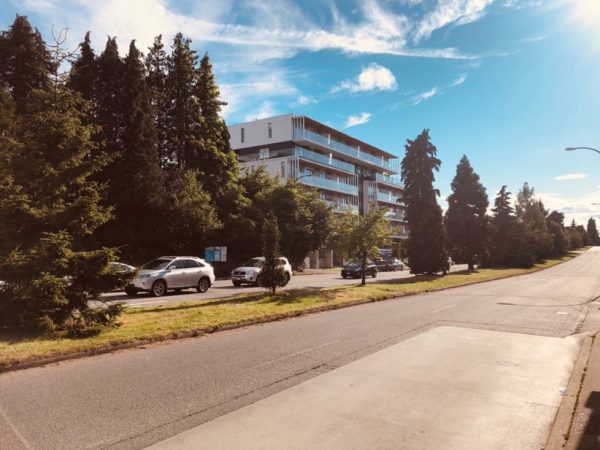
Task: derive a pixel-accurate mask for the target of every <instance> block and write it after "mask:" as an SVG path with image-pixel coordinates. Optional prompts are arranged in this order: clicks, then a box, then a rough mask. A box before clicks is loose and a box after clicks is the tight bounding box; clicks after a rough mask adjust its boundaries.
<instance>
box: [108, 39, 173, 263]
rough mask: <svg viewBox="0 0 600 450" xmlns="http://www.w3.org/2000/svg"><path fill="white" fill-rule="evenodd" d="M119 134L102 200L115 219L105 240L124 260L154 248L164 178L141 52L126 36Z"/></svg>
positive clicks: (162, 207)
mask: <svg viewBox="0 0 600 450" xmlns="http://www.w3.org/2000/svg"><path fill="white" fill-rule="evenodd" d="M122 73H123V78H122V80H121V83H122V92H123V99H122V105H123V113H122V120H123V134H122V150H121V154H120V156H119V157H118V158H117V159H116V160H115V161H114V163H113V165H112V172H111V174H110V184H109V195H108V201H109V203H110V204H111V205H113V206H114V207H115V216H116V221H114V222H111V223H109V224H107V227H105V229H104V234H105V235H106V236H107V237H106V240H107V242H109V243H110V245H113V246H117V247H123V255H125V256H126V257H127V258H128V260H130V261H140V260H142V259H145V258H146V257H150V256H151V255H152V254H155V252H156V241H157V240H160V237H159V236H158V235H157V229H158V228H159V226H160V223H161V221H162V220H164V221H168V220H171V218H169V217H167V216H164V210H165V201H166V190H165V178H164V176H163V173H162V171H161V168H160V161H159V154H158V150H157V146H158V145H157V141H156V133H155V129H154V123H153V121H152V116H151V108H150V98H149V91H148V87H147V85H146V81H145V68H144V65H143V62H142V60H141V54H140V52H139V50H138V49H137V48H136V46H135V42H134V41H132V42H131V45H130V47H129V53H128V54H127V56H126V58H125V60H124V66H123V72H122Z"/></svg>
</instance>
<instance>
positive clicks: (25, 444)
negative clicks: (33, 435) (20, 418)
mask: <svg viewBox="0 0 600 450" xmlns="http://www.w3.org/2000/svg"><path fill="white" fill-rule="evenodd" d="M0 415H1V416H2V417H4V420H6V423H7V424H8V426H9V427H10V429H11V430H12V431H13V433H15V436H17V437H18V438H19V440H20V441H21V444H23V447H25V448H26V449H28V450H32V447H31V445H29V443H28V442H27V441H26V440H25V438H24V437H23V435H22V434H21V433H19V430H17V427H15V426H14V425H13V423H12V422H11V421H10V419H9V418H8V416H7V415H6V413H5V412H4V410H3V409H2V408H0Z"/></svg>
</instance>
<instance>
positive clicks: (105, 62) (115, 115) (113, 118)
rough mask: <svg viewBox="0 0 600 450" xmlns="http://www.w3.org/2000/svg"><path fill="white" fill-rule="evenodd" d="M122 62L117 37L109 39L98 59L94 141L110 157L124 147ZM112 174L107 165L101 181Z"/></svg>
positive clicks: (117, 155)
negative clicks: (96, 132)
mask: <svg viewBox="0 0 600 450" xmlns="http://www.w3.org/2000/svg"><path fill="white" fill-rule="evenodd" d="M123 70H124V65H123V61H122V60H121V58H120V57H119V49H118V47H117V40H116V38H110V37H109V38H108V40H107V41H106V47H105V48H104V51H103V52H102V54H101V55H100V57H99V58H98V61H97V71H98V73H97V78H96V79H97V82H96V94H97V95H96V102H95V106H96V108H97V111H96V114H95V116H96V124H97V125H99V126H100V132H99V133H98V136H97V138H96V139H97V142H99V143H101V144H102V149H103V150H104V151H105V152H107V153H108V154H109V155H110V156H111V157H112V159H113V160H115V159H117V158H118V157H119V156H120V154H121V152H122V150H123V128H124V120H123V109H124V100H125V95H124V92H123ZM113 173H114V169H113V167H112V165H109V166H107V168H106V171H105V174H104V176H103V177H102V178H103V180H105V181H107V180H109V179H110V178H111V174H113Z"/></svg>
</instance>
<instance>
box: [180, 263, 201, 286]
mask: <svg viewBox="0 0 600 450" xmlns="http://www.w3.org/2000/svg"><path fill="white" fill-rule="evenodd" d="M183 264H184V267H185V282H186V283H187V284H186V286H189V287H194V286H196V285H197V284H198V280H200V275H201V272H202V267H203V266H204V265H203V264H202V263H200V261H196V260H195V259H185V260H183Z"/></svg>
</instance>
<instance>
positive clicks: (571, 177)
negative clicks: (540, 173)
mask: <svg viewBox="0 0 600 450" xmlns="http://www.w3.org/2000/svg"><path fill="white" fill-rule="evenodd" d="M584 178H587V175H586V174H584V173H568V174H566V175H560V176H558V177H554V179H555V180H557V181H570V180H583V179H584Z"/></svg>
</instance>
